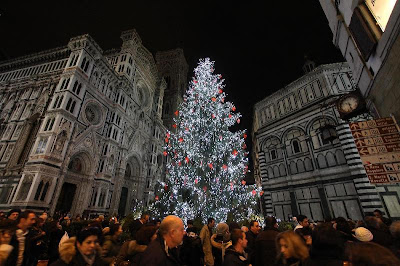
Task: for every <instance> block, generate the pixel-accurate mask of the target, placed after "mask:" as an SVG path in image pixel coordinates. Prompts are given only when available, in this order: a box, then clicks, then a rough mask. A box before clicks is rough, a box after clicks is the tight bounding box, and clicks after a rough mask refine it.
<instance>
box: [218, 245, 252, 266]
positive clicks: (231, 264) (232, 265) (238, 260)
mask: <svg viewBox="0 0 400 266" xmlns="http://www.w3.org/2000/svg"><path fill="white" fill-rule="evenodd" d="M247 265H249V262H248V261H247V256H246V254H241V253H238V252H237V251H236V250H235V249H234V248H233V246H230V247H229V248H227V249H226V253H225V257H224V264H223V266H247Z"/></svg>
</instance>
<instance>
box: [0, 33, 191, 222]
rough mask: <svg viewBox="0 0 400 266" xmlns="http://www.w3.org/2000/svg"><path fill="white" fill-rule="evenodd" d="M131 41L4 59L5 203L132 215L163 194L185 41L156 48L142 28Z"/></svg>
mask: <svg viewBox="0 0 400 266" xmlns="http://www.w3.org/2000/svg"><path fill="white" fill-rule="evenodd" d="M121 39H122V46H121V47H120V48H118V49H113V50H110V51H103V50H102V49H101V47H100V46H99V45H98V44H97V43H96V42H95V40H93V39H92V38H91V37H90V36H89V35H82V36H78V37H74V38H72V39H70V41H69V42H68V44H66V45H65V46H63V47H58V48H55V49H52V50H47V51H43V52H39V53H36V54H31V55H27V56H23V57H20V58H15V59H12V60H8V61H5V62H0V112H1V117H0V118H1V121H0V122H1V127H0V136H1V138H0V209H3V210H8V209H10V208H21V209H33V210H37V211H41V210H44V211H48V212H50V213H51V214H54V213H56V212H63V213H68V212H69V213H70V214H72V215H77V214H79V215H82V214H83V215H86V216H90V215H94V214H100V213H101V214H120V215H126V214H127V213H128V212H129V211H130V210H131V209H132V208H133V207H135V206H134V205H135V204H147V203H148V202H149V201H150V200H152V199H153V197H154V196H153V189H154V184H155V183H156V181H157V180H160V179H163V178H164V176H165V175H164V174H165V169H164V163H165V162H164V160H165V159H164V156H162V152H163V139H164V138H163V137H164V135H165V132H166V130H167V127H168V126H169V125H170V124H171V121H172V117H173V113H174V110H175V109H176V108H177V106H178V105H179V103H180V102H181V101H182V96H183V93H184V88H185V85H186V84H187V80H186V79H187V71H188V65H187V63H186V60H185V57H184V54H183V51H182V50H181V49H176V50H170V51H164V52H158V53H156V55H155V56H153V55H152V54H151V53H150V52H149V51H148V50H147V49H146V48H145V47H144V46H143V44H142V41H141V39H140V37H139V35H138V34H137V32H136V31H135V30H128V31H124V32H122V34H121Z"/></svg>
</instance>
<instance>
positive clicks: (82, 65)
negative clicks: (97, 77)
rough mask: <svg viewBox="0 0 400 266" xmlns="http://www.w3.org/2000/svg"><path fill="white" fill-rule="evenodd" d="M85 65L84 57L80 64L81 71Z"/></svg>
mask: <svg viewBox="0 0 400 266" xmlns="http://www.w3.org/2000/svg"><path fill="white" fill-rule="evenodd" d="M85 64H86V57H84V58H83V60H82V63H81V69H82V70H83V69H84V68H85Z"/></svg>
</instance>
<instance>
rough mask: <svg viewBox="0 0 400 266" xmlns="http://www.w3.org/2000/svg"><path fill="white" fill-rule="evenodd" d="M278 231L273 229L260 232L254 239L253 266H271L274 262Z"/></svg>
mask: <svg viewBox="0 0 400 266" xmlns="http://www.w3.org/2000/svg"><path fill="white" fill-rule="evenodd" d="M278 234H279V231H278V230H277V229H275V228H273V229H272V228H271V229H267V230H264V231H262V232H260V233H259V234H258V236H257V238H256V244H255V261H254V266H272V265H275V262H276V256H277V252H276V244H275V240H276V236H277V235H278Z"/></svg>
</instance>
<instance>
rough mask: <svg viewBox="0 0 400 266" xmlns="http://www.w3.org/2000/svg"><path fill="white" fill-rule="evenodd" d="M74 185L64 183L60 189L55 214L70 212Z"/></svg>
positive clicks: (74, 189)
mask: <svg viewBox="0 0 400 266" xmlns="http://www.w3.org/2000/svg"><path fill="white" fill-rule="evenodd" d="M75 191H76V185H75V184H71V183H64V184H63V186H62V188H61V193H60V197H58V201H57V205H56V212H61V213H67V212H69V211H70V210H71V206H72V202H73V200H74V196H75Z"/></svg>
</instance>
